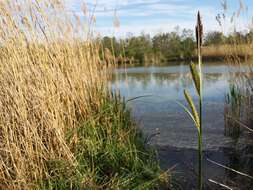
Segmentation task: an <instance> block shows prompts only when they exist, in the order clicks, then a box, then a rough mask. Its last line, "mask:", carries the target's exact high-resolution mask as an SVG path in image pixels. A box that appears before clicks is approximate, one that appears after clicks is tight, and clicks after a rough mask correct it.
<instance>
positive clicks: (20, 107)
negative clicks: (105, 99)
mask: <svg viewBox="0 0 253 190" xmlns="http://www.w3.org/2000/svg"><path fill="white" fill-rule="evenodd" d="M84 14H86V12H85V10H84ZM91 19H92V18H91ZM85 28H86V26H85V24H83V23H82V21H81V19H80V18H78V17H77V16H76V15H74V14H70V13H69V11H68V10H67V9H66V7H64V4H62V3H61V1H59V0H20V1H19V0H6V1H1V2H0V44H1V45H0V189H32V188H36V187H35V186H33V184H34V181H39V180H41V179H43V178H46V177H47V176H49V175H50V173H48V170H47V167H46V164H45V163H46V161H48V160H61V159H62V160H65V161H67V163H68V164H69V167H75V165H76V160H75V157H74V155H73V151H71V148H72V147H73V146H74V145H75V143H76V142H77V141H78V139H77V138H76V137H75V136H73V138H72V139H71V140H70V142H66V140H65V139H66V138H65V137H66V132H67V131H68V130H69V129H71V128H72V129H75V128H76V127H77V126H78V124H79V122H80V121H83V120H85V118H87V117H88V116H89V114H90V113H91V112H93V111H94V110H96V108H97V107H98V106H99V105H100V103H101V96H103V93H104V92H105V88H104V86H105V85H106V81H107V75H106V69H105V68H103V69H102V66H101V65H100V64H99V63H100V59H99V56H98V47H96V45H95V44H93V43H91V41H90V38H89V37H90V36H91V33H89V30H88V29H87V28H86V29H85ZM84 29H85V30H86V34H88V35H89V36H88V37H87V35H86V36H84V35H82V32H83V30H84ZM83 180H85V179H83Z"/></svg>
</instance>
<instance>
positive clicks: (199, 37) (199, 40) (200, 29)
mask: <svg viewBox="0 0 253 190" xmlns="http://www.w3.org/2000/svg"><path fill="white" fill-rule="evenodd" d="M196 41H197V47H198V48H200V47H201V46H202V43H203V24H202V21H201V16H200V12H198V15H197V25H196Z"/></svg>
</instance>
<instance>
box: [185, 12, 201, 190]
mask: <svg viewBox="0 0 253 190" xmlns="http://www.w3.org/2000/svg"><path fill="white" fill-rule="evenodd" d="M202 39H203V25H202V21H201V16H200V13H199V12H198V15H197V26H196V42H197V51H198V68H197V67H196V65H195V64H194V63H191V64H190V70H191V75H192V79H193V82H194V85H195V89H196V92H197V94H198V98H199V109H198V111H197V109H196V107H195V104H194V102H193V100H192V97H191V95H190V94H189V92H188V91H187V90H184V95H185V99H186V101H187V102H188V104H189V107H190V110H189V109H187V108H185V111H186V112H187V113H188V114H189V116H190V117H191V119H192V120H193V121H194V124H195V126H196V128H197V130H198V162H199V163H198V189H199V190H202V189H203V182H202V56H201V46H202V43H203V41H202Z"/></svg>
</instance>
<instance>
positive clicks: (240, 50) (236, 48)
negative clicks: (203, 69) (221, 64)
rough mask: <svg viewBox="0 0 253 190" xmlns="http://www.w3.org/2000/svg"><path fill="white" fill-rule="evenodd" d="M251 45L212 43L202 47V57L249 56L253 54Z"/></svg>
mask: <svg viewBox="0 0 253 190" xmlns="http://www.w3.org/2000/svg"><path fill="white" fill-rule="evenodd" d="M252 52H253V51H252V46H251V45H248V44H245V45H236V44H235V45H230V44H227V45H213V46H206V47H203V48H202V54H203V57H210V58H211V57H214V58H215V57H220V58H236V57H238V58H250V57H252V56H253V53H252Z"/></svg>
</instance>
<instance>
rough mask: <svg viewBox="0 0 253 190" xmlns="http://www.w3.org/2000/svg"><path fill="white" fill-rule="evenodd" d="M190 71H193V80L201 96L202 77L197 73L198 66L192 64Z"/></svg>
mask: <svg viewBox="0 0 253 190" xmlns="http://www.w3.org/2000/svg"><path fill="white" fill-rule="evenodd" d="M190 69H191V74H192V78H193V81H194V84H195V88H196V91H197V93H198V95H199V96H200V76H199V73H198V71H197V68H196V65H195V64H194V63H191V64H190Z"/></svg>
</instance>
